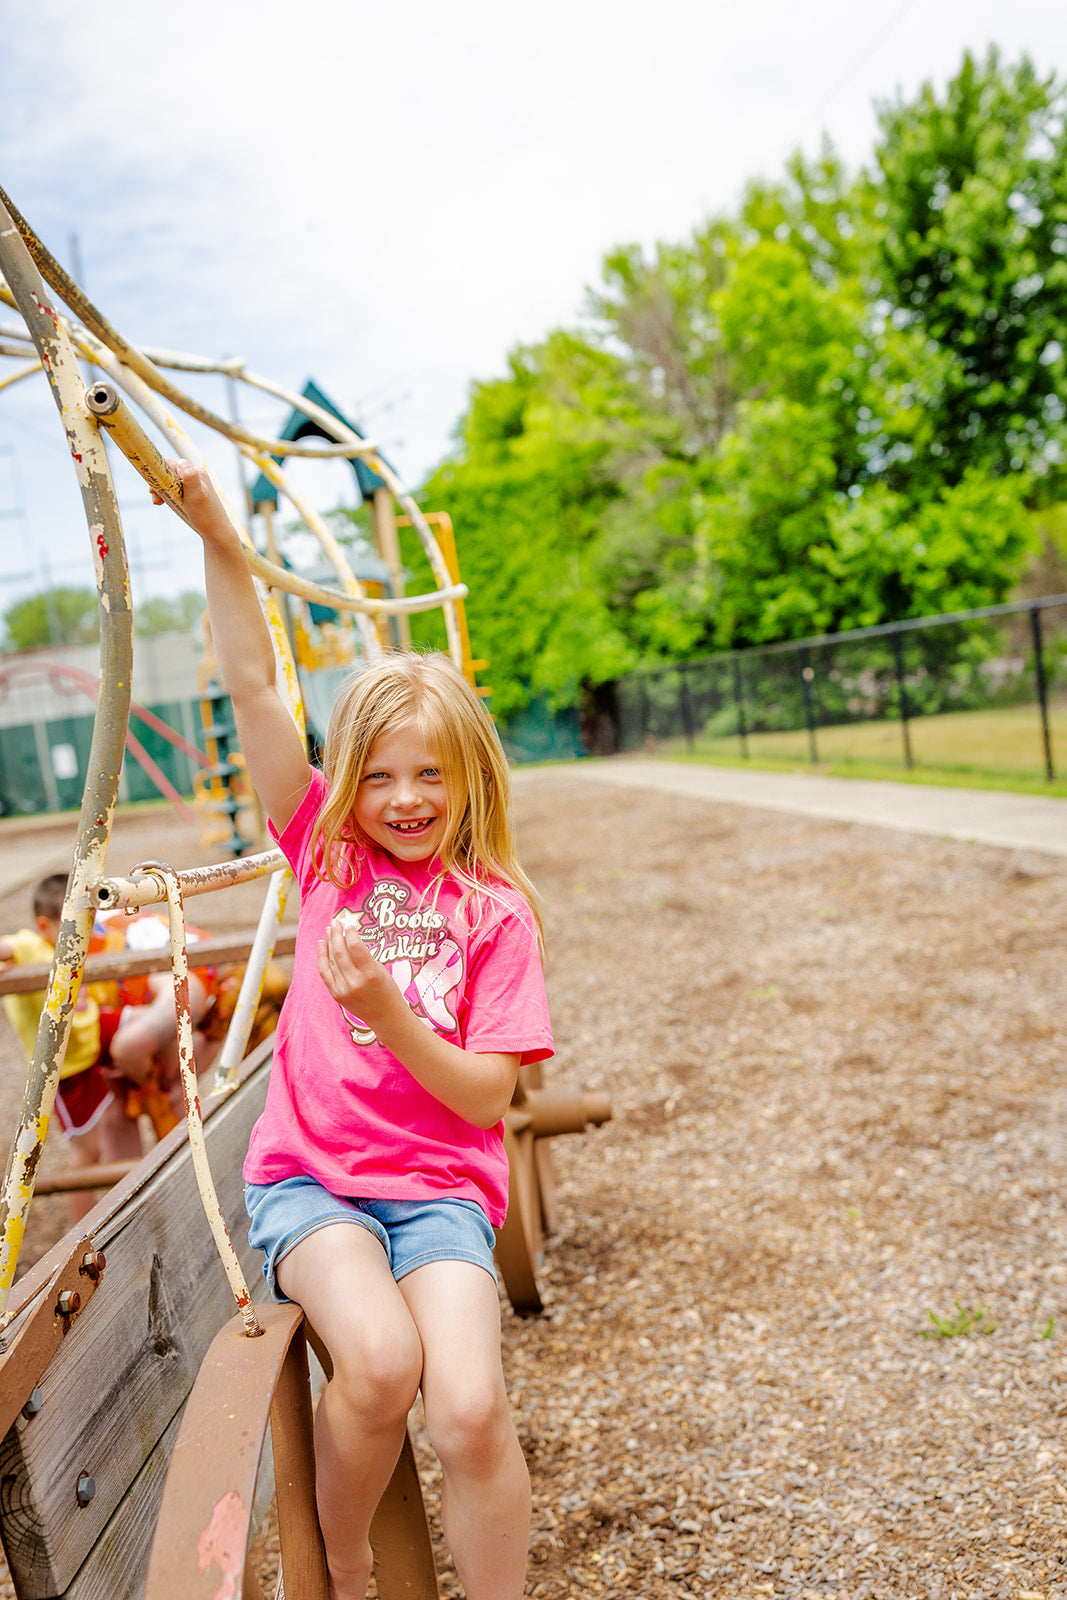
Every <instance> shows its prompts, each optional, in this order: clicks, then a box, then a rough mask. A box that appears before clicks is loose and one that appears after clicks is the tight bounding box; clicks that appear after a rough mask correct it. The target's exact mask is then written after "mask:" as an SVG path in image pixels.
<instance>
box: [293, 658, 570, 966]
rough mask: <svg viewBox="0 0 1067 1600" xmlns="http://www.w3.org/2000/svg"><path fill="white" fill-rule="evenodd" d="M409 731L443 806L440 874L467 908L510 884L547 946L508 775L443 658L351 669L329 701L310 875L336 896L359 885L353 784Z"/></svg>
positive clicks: (473, 702) (476, 705) (478, 706)
mask: <svg viewBox="0 0 1067 1600" xmlns="http://www.w3.org/2000/svg"><path fill="white" fill-rule="evenodd" d="M408 726H414V727H416V728H418V730H419V732H420V733H421V734H422V736H423V738H425V739H426V740H427V742H428V743H429V744H430V745H432V747H433V750H434V752H435V754H436V757H437V763H438V766H439V768H440V772H441V778H442V780H443V783H444V788H445V794H446V796H447V801H448V813H447V816H446V819H445V836H444V839H443V841H442V844H441V848H440V850H439V852H438V855H439V857H440V861H441V866H442V874H443V873H444V872H448V873H451V874H452V875H453V876H454V877H456V878H457V879H458V880H459V882H460V883H461V884H462V885H463V886H464V888H465V890H466V893H465V895H464V903H466V902H467V901H468V900H472V901H473V902H474V904H475V906H476V905H477V898H478V896H479V895H485V896H487V897H488V898H489V899H492V898H493V886H494V883H495V884H497V885H499V884H507V885H508V886H509V887H510V888H512V889H515V890H516V891H517V892H518V893H519V894H521V895H522V896H523V897H524V899H526V900H527V901H529V904H530V909H531V911H532V912H533V915H534V918H535V920H536V923H537V929H538V936H539V938H541V939H543V929H542V924H541V917H540V913H539V911H538V905H537V892H536V890H535V889H534V887H533V885H532V884H531V882H530V880H529V878H528V877H527V876H526V874H525V872H523V870H522V867H521V866H520V865H519V861H518V857H517V855H516V851H515V840H514V835H513V829H512V821H511V776H510V773H509V771H508V763H507V757H506V756H505V755H504V751H503V749H502V748H501V744H500V740H499V738H498V737H497V733H496V729H495V728H494V727H493V724H492V722H491V721H490V719H489V716H488V714H487V713H486V710H485V708H484V706H483V705H482V703H481V701H480V700H479V699H478V697H477V695H476V694H475V693H474V690H473V689H472V688H471V686H470V685H469V684H468V683H467V681H466V679H465V678H464V677H463V675H462V673H460V672H459V671H458V670H457V669H456V667H455V666H453V664H452V662H451V661H450V660H449V658H448V657H447V656H446V655H443V654H441V653H440V652H437V651H434V652H427V653H425V654H422V653H418V652H414V651H397V652H393V653H391V654H389V655H386V656H383V657H382V658H381V659H379V660H377V661H371V662H368V663H367V664H366V665H365V666H362V667H360V668H357V669H356V670H355V671H354V672H353V673H352V676H351V677H350V678H349V679H348V680H347V681H346V683H345V684H344V686H343V687H342V689H341V692H340V693H339V694H338V696H337V699H336V700H335V702H334V706H333V711H332V713H331V715H330V725H329V729H328V731H327V734H326V745H325V750H324V753H323V772H324V773H325V776H326V780H327V782H328V784H329V786H330V792H329V794H328V795H327V798H326V803H325V805H324V806H323V808H322V810H321V811H320V813H319V815H318V818H317V820H316V822H315V828H314V832H313V834H312V852H313V858H314V860H315V870H316V872H317V873H318V875H319V877H320V878H323V879H328V880H329V881H331V882H333V883H336V884H337V885H338V886H339V887H341V888H349V887H350V886H351V885H352V884H353V883H354V882H355V879H356V874H357V870H358V863H359V859H360V856H361V855H362V853H363V851H364V850H365V849H366V848H367V840H366V838H365V837H364V836H363V834H362V832H361V831H360V829H359V826H358V824H357V823H356V820H355V817H354V815H353V813H354V809H355V804H356V796H357V791H358V788H359V781H360V778H361V777H362V775H363V769H364V767H365V766H366V763H367V759H368V757H369V755H370V753H371V750H372V749H373V747H374V745H375V744H376V743H377V742H378V740H379V739H381V738H382V737H383V736H384V735H387V734H392V733H395V732H396V731H397V730H398V729H400V728H404V727H408Z"/></svg>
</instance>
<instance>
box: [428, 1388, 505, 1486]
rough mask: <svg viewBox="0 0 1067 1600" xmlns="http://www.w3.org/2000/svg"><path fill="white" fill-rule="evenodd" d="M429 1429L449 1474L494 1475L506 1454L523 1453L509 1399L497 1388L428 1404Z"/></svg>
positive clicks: (474, 1390)
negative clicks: (484, 1473) (456, 1471)
mask: <svg viewBox="0 0 1067 1600" xmlns="http://www.w3.org/2000/svg"><path fill="white" fill-rule="evenodd" d="M426 1427H427V1432H428V1433H429V1435H430V1440H431V1443H432V1444H433V1447H434V1449H435V1451H436V1452H437V1455H438V1457H439V1459H440V1462H441V1466H442V1468H443V1470H444V1471H445V1472H446V1473H447V1472H449V1471H450V1469H453V1468H456V1469H459V1470H460V1471H463V1472H467V1473H474V1474H476V1475H477V1474H479V1473H482V1472H492V1471H494V1470H495V1468H496V1464H497V1462H498V1461H499V1459H500V1457H501V1454H502V1453H503V1452H506V1451H508V1450H512V1449H514V1450H515V1451H518V1449H519V1444H518V1439H517V1437H516V1434H515V1426H514V1423H513V1422H512V1418H511V1411H510V1408H509V1406H508V1402H507V1397H506V1395H505V1394H504V1392H503V1389H502V1388H500V1387H498V1386H496V1385H493V1384H485V1385H483V1386H474V1387H472V1386H469V1385H464V1384H460V1385H458V1386H457V1388H456V1389H455V1390H454V1391H453V1392H452V1393H450V1394H449V1395H447V1396H445V1397H444V1398H442V1396H440V1395H438V1396H436V1397H435V1400H434V1401H433V1403H429V1402H427V1404H426Z"/></svg>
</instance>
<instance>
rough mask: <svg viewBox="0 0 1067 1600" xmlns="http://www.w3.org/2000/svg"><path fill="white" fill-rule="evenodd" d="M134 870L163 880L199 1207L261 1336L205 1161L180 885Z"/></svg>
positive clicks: (164, 874)
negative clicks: (200, 1206)
mask: <svg viewBox="0 0 1067 1600" xmlns="http://www.w3.org/2000/svg"><path fill="white" fill-rule="evenodd" d="M139 870H140V871H141V872H148V873H154V874H155V876H156V877H157V878H159V879H160V880H161V881H162V884H163V888H164V894H165V897H166V901H167V914H168V918H169V921H170V954H171V968H172V971H173V973H174V1013H175V1016H176V1018H177V1022H178V1070H179V1071H180V1073H181V1077H182V1094H183V1096H184V1098H185V1121H186V1125H187V1127H188V1130H189V1152H190V1154H191V1155H192V1158H193V1171H194V1172H195V1174H196V1186H197V1188H198V1189H199V1191H200V1202H201V1204H202V1206H203V1207H204V1215H205V1216H206V1217H207V1225H208V1227H209V1228H210V1229H211V1237H212V1238H213V1239H214V1241H215V1249H216V1250H217V1251H218V1253H219V1260H220V1261H221V1262H222V1267H223V1271H224V1272H225V1273H226V1277H227V1279H228V1281H229V1285H230V1289H231V1290H232V1292H233V1297H234V1299H235V1300H236V1302H237V1309H238V1311H239V1312H240V1313H241V1319H242V1321H243V1322H244V1326H245V1332H246V1333H247V1334H248V1335H249V1336H250V1337H256V1336H258V1335H259V1334H261V1333H262V1332H263V1329H262V1328H261V1327H260V1325H259V1322H258V1320H257V1318H256V1313H255V1308H254V1306H253V1305H252V1295H251V1293H250V1291H249V1288H248V1282H247V1280H246V1278H245V1275H244V1273H243V1272H242V1270H241V1263H240V1261H238V1259H237V1251H236V1250H235V1249H234V1247H233V1240H232V1239H231V1238H230V1230H229V1228H228V1227H227V1226H226V1218H225V1217H224V1216H223V1214H222V1207H221V1206H220V1205H219V1197H218V1192H217V1191H216V1189H215V1182H214V1179H213V1178H212V1176H211V1167H210V1165H209V1163H208V1157H207V1144H206V1142H205V1139H204V1118H203V1115H202V1113H201V1110H200V1091H199V1088H198V1087H197V1081H196V1055H195V1049H194V1044H193V1016H192V1007H191V1003H190V999H189V951H188V947H187V944H186V934H185V907H184V906H183V905H182V891H181V884H180V883H179V882H178V874H177V873H176V872H175V870H174V868H173V867H170V866H168V865H167V864H166V862H164V861H143V862H142V863H141V865H140V868H139Z"/></svg>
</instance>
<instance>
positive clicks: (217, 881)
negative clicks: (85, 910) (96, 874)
mask: <svg viewBox="0 0 1067 1600" xmlns="http://www.w3.org/2000/svg"><path fill="white" fill-rule="evenodd" d="M286 865H287V863H286V860H285V857H284V856H283V855H282V853H281V851H280V850H261V851H260V852H259V853H258V854H257V855H253V856H242V857H241V859H240V860H237V861H216V862H214V863H212V865H210V866H206V867H187V868H186V869H185V870H184V871H182V872H179V873H178V874H177V878H178V885H179V887H180V889H181V892H182V897H183V899H186V900H187V899H188V898H189V897H190V895H197V894H207V893H208V891H209V890H211V889H229V888H231V887H232V886H233V885H234V884H238V883H249V882H251V881H252V880H253V879H255V878H265V877H267V875H268V874H269V873H272V872H278V871H280V870H281V869H282V868H284V867H285V866H286ZM133 870H134V873H135V874H143V875H141V876H133V877H129V878H96V879H94V880H93V882H92V883H90V885H89V899H90V901H91V902H92V904H93V906H95V908H96V909H97V910H98V911H137V910H139V909H140V907H141V906H154V905H159V904H161V903H162V902H163V901H164V900H165V899H166V898H167V891H166V889H165V888H164V887H163V885H162V884H161V883H160V881H159V880H158V879H154V880H153V879H152V877H151V876H150V872H149V869H148V868H147V867H146V866H145V865H144V864H139V865H138V866H136V867H134V869H133Z"/></svg>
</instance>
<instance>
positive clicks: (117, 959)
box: [0, 928, 296, 995]
mask: <svg viewBox="0 0 1067 1600" xmlns="http://www.w3.org/2000/svg"><path fill="white" fill-rule="evenodd" d="M252 938H253V936H252V935H251V934H248V935H246V936H244V937H242V938H238V939H198V940H196V941H195V942H194V943H191V944H190V946H189V965H190V966H191V967H194V968H195V967H218V966H224V965H228V964H229V963H231V962H235V961H247V960H248V955H249V951H250V950H251V948H252ZM295 949H296V929H295V928H284V929H282V930H281V932H280V933H279V934H278V937H277V939H275V941H274V954H275V955H276V956H291V955H292V953H293V951H294V950H295ZM170 965H171V956H170V945H169V944H168V945H166V946H165V947H164V948H162V949H160V950H138V951H136V952H125V951H121V950H119V951H115V952H114V953H111V954H107V955H98V956H90V957H89V959H88V960H87V961H86V963H85V973H84V982H85V983H108V982H114V981H116V980H118V979H119V978H130V977H133V975H134V974H135V973H142V972H167V971H169V969H170ZM51 971H52V969H51V967H50V966H44V965H43V964H42V965H39V966H38V965H34V966H31V965H30V964H29V963H26V964H25V965H23V966H19V965H16V966H12V967H8V969H7V971H6V972H2V973H0V995H5V994H32V993H33V992H34V991H35V990H37V989H47V988H48V979H49V975H50V974H51Z"/></svg>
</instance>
